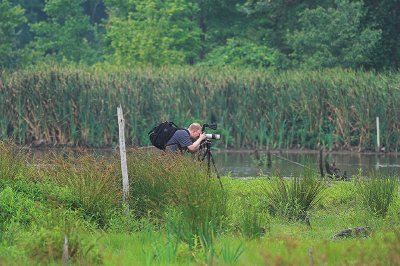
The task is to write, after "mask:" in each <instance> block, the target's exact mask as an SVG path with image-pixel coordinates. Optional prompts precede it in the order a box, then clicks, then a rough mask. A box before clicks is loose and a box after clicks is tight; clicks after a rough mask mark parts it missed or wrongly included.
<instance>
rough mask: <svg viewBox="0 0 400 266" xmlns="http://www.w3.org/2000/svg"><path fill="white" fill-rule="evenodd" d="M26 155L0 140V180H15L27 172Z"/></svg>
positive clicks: (18, 148)
mask: <svg viewBox="0 0 400 266" xmlns="http://www.w3.org/2000/svg"><path fill="white" fill-rule="evenodd" d="M27 159H28V153H27V152H26V151H24V150H22V149H21V148H20V147H17V146H16V145H14V144H12V143H11V142H9V143H6V142H2V141H1V140H0V180H1V179H3V180H5V179H16V178H17V177H18V176H23V175H24V174H26V172H27V171H28V167H27Z"/></svg>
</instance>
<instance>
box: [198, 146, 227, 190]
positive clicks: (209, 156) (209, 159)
mask: <svg viewBox="0 0 400 266" xmlns="http://www.w3.org/2000/svg"><path fill="white" fill-rule="evenodd" d="M204 144H205V147H206V150H205V152H204V154H203V157H202V158H201V159H200V160H201V161H204V159H205V157H206V156H207V174H208V177H211V163H212V165H213V166H214V170H215V173H216V174H217V178H218V180H219V184H220V185H221V188H222V189H224V187H223V186H222V181H221V177H220V176H219V173H218V169H217V167H216V166H215V161H214V158H213V156H212V153H211V140H209V139H205V142H204Z"/></svg>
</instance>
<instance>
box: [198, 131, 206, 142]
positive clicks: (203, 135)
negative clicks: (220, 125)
mask: <svg viewBox="0 0 400 266" xmlns="http://www.w3.org/2000/svg"><path fill="white" fill-rule="evenodd" d="M206 138H207V135H206V132H201V133H200V136H199V139H200V141H202V140H204V139H206Z"/></svg>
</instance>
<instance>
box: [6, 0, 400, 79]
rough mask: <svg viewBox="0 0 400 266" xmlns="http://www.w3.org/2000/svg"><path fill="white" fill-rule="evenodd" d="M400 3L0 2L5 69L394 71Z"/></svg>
mask: <svg viewBox="0 0 400 266" xmlns="http://www.w3.org/2000/svg"><path fill="white" fill-rule="evenodd" d="M399 36H400V0H383V1H378V2H377V1H372V0H364V1H361V0H312V1H296V0H272V1H271V0H148V1H141V0H71V1H65V0H30V1H28V0H1V2H0V40H1V42H0V67H1V68H14V69H15V68H20V67H24V66H26V65H31V64H36V63H38V62H42V61H45V60H54V61H56V62H69V63H79V64H87V65H93V64H103V63H105V64H115V65H122V66H128V67H131V66H136V65H156V66H161V65H170V64H180V65H184V64H190V65H194V64H203V65H204V64H205V65H233V66H236V67H261V68H273V69H286V68H331V67H343V68H352V69H375V70H377V71H383V70H398V68H399V64H400V63H399V62H400V41H399V38H400V37H399Z"/></svg>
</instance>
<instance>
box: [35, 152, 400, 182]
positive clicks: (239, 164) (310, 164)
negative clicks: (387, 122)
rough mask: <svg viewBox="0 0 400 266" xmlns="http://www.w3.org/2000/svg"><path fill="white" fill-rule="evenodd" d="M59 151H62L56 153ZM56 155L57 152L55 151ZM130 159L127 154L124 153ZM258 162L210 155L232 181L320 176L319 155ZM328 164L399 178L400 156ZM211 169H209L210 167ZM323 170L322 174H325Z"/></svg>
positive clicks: (347, 157)
mask: <svg viewBox="0 0 400 266" xmlns="http://www.w3.org/2000/svg"><path fill="white" fill-rule="evenodd" d="M59 151H62V150H59ZM91 151H93V153H95V154H96V155H99V156H105V157H107V156H109V155H110V154H115V153H117V154H119V150H116V149H109V150H96V149H95V150H91ZM48 152H54V150H52V149H40V150H33V153H34V154H36V155H39V156H40V154H46V153H48ZM56 152H57V151H56ZM127 153H128V154H127V155H128V156H129V153H130V151H129V150H127ZM258 155H259V156H258V159H257V158H256V155H255V153H254V151H217V150H215V151H212V156H213V158H214V161H215V166H216V168H217V170H218V172H219V174H220V175H221V176H222V175H229V176H231V177H233V178H247V177H258V176H265V175H271V174H272V175H273V174H277V175H279V176H284V177H290V176H297V175H299V174H301V173H304V171H305V168H308V169H311V171H315V172H317V173H318V174H319V163H318V162H319V154H318V152H316V151H305V152H303V151H286V152H285V151H284V152H280V153H278V152H271V156H270V158H271V166H268V165H267V162H268V160H267V158H268V156H267V153H266V152H259V154H258ZM326 156H327V159H328V162H329V163H330V164H332V163H335V166H336V168H338V169H340V171H341V173H343V172H344V171H346V173H347V176H349V177H351V176H352V175H355V174H358V173H359V172H360V171H362V173H363V174H366V175H370V174H371V173H379V174H384V175H395V176H400V154H372V153H371V154H363V153H349V152H343V153H331V154H329V155H326ZM211 167H212V166H211ZM325 171H326V170H325V167H324V172H325Z"/></svg>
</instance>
